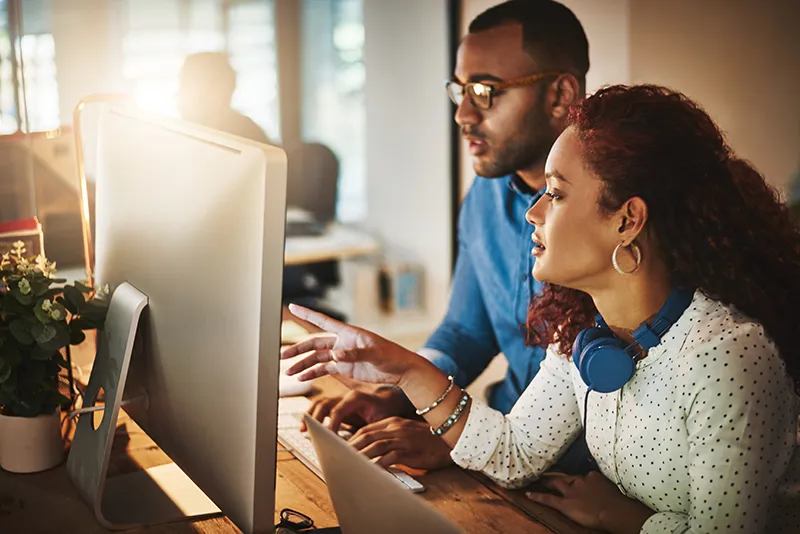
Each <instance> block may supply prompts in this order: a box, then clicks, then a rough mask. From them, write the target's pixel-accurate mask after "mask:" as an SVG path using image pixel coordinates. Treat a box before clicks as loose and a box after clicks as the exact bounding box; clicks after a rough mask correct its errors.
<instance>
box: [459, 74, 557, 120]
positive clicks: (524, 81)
mask: <svg viewBox="0 0 800 534" xmlns="http://www.w3.org/2000/svg"><path fill="white" fill-rule="evenodd" d="M559 74H561V73H560V72H542V73H540V74H534V75H532V76H526V77H524V78H517V79H516V80H508V81H506V82H493V83H486V82H467V83H465V84H461V83H459V82H458V81H457V80H449V81H447V82H446V83H445V88H446V89H447V94H448V95H449V96H450V100H452V101H453V104H455V105H456V106H460V105H461V102H463V101H464V94H465V93H466V95H467V97H468V98H469V101H470V103H471V104H472V105H473V106H475V107H476V108H478V109H482V110H484V111H486V110H488V109H491V107H492V97H493V96H494V94H495V93H496V92H498V91H502V90H503V89H510V88H512V87H524V86H526V85H533V84H534V83H536V82H538V81H540V80H543V79H544V78H547V77H549V76H558V75H559Z"/></svg>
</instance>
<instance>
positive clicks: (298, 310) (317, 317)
mask: <svg viewBox="0 0 800 534" xmlns="http://www.w3.org/2000/svg"><path fill="white" fill-rule="evenodd" d="M289 311H290V312H292V315H294V316H295V317H297V318H298V319H302V320H304V321H308V322H309V323H311V324H313V325H315V326H318V327H320V328H322V329H323V330H325V331H326V332H332V333H334V334H336V333H339V332H342V331H344V330H347V329H348V328H353V327H352V326H350V325H348V324H345V323H342V322H340V321H337V320H336V319H332V318H330V317H328V316H327V315H325V314H323V313H319V312H315V311H313V310H309V309H308V308H304V307H303V306H298V305H297V304H289Z"/></svg>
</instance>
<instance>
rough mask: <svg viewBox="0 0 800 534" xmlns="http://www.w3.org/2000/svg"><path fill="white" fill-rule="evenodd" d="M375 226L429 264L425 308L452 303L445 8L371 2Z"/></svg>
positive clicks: (394, 246)
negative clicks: (449, 289)
mask: <svg viewBox="0 0 800 534" xmlns="http://www.w3.org/2000/svg"><path fill="white" fill-rule="evenodd" d="M364 27H365V45H364V51H365V58H364V61H365V68H366V85H365V98H366V109H367V112H366V121H367V127H366V131H367V147H366V149H367V188H368V192H367V198H368V201H367V218H366V225H367V227H368V228H369V229H370V230H373V231H375V232H376V233H377V234H378V235H380V236H381V237H382V239H383V241H384V245H385V247H386V250H387V251H388V253H389V254H390V255H399V256H400V257H401V258H409V259H411V260H413V261H416V262H419V263H421V264H422V265H423V266H424V268H425V275H426V277H427V279H426V281H425V285H426V288H427V291H426V299H425V305H426V307H427V309H428V313H429V314H430V315H431V316H432V317H435V318H436V319H438V318H439V317H441V315H442V313H443V312H444V309H445V307H446V303H447V294H448V288H449V283H450V274H451V268H452V267H451V261H452V259H451V253H450V217H451V214H450V209H449V205H450V203H449V190H450V164H449V158H450V142H449V136H448V128H449V126H450V123H449V121H450V120H451V117H450V107H449V101H448V99H447V95H446V94H445V91H444V88H443V85H444V84H443V82H444V80H445V79H446V78H447V76H448V70H449V61H448V53H447V50H448V46H447V34H446V31H445V28H446V27H447V25H446V10H445V1H444V0H403V1H402V2H395V1H387V0H364Z"/></svg>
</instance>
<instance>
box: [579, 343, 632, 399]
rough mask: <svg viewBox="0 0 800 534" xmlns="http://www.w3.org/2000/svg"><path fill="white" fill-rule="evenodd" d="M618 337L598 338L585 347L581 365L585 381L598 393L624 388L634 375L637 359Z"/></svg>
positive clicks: (582, 376)
mask: <svg viewBox="0 0 800 534" xmlns="http://www.w3.org/2000/svg"><path fill="white" fill-rule="evenodd" d="M625 349H626V345H625V343H623V342H622V341H621V340H619V339H618V338H616V337H613V338H605V337H601V338H597V339H595V340H594V341H592V342H590V343H589V344H588V345H586V347H585V348H584V349H583V353H582V354H581V365H580V367H579V370H580V374H581V378H582V379H583V381H584V383H585V384H586V385H587V386H589V387H590V388H592V390H593V391H597V392H598V393H611V392H612V391H617V390H618V389H620V388H622V386H624V385H625V384H626V383H627V382H628V380H630V379H631V378H632V377H633V373H634V372H635V370H636V361H635V360H634V359H633V358H632V357H631V355H630V354H629V353H628V351H626V350H625Z"/></svg>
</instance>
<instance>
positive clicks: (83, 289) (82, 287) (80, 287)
mask: <svg viewBox="0 0 800 534" xmlns="http://www.w3.org/2000/svg"><path fill="white" fill-rule="evenodd" d="M75 287H76V288H78V290H80V292H81V293H91V292H92V288H91V287H89V286H85V285H83V284H82V283H80V282H77V281H76V282H75Z"/></svg>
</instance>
